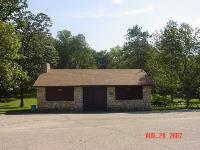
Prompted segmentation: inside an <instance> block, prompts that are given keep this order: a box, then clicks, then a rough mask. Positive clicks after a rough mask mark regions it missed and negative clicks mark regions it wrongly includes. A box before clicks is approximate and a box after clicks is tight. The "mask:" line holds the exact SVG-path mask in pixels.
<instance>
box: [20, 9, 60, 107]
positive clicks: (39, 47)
mask: <svg viewBox="0 0 200 150" xmlns="http://www.w3.org/2000/svg"><path fill="white" fill-rule="evenodd" d="M22 19H23V20H22ZM20 21H21V22H23V25H22V26H18V27H17V31H18V32H19V34H20V35H21V41H22V46H21V49H20V52H21V54H22V55H23V56H24V57H23V59H22V60H21V61H20V62H19V63H20V65H21V66H22V69H23V70H24V71H26V72H27V73H28V76H29V80H28V82H23V83H22V84H21V87H20V93H21V104H20V106H21V107H23V95H24V94H23V93H24V90H25V89H27V90H29V89H30V88H31V87H32V84H33V82H34V81H35V80H36V78H37V76H38V75H39V73H40V71H41V68H42V65H43V64H44V63H45V62H49V63H50V64H51V65H52V66H56V65H57V61H58V53H57V51H56V49H55V48H54V45H53V40H52V38H51V36H50V33H49V27H51V25H52V23H51V20H50V18H49V17H48V16H47V15H45V14H43V13H39V14H37V15H34V14H32V13H31V12H26V13H25V14H24V16H23V17H22V18H21V19H20Z"/></svg>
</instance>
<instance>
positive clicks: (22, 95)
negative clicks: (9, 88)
mask: <svg viewBox="0 0 200 150" xmlns="http://www.w3.org/2000/svg"><path fill="white" fill-rule="evenodd" d="M20 100H21V103H20V107H24V89H23V85H21V87H20Z"/></svg>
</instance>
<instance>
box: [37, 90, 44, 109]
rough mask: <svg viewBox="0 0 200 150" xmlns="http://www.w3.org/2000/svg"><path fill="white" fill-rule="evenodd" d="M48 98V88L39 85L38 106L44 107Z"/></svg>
mask: <svg viewBox="0 0 200 150" xmlns="http://www.w3.org/2000/svg"><path fill="white" fill-rule="evenodd" d="M45 99H46V90H45V88H44V87H37V107H38V109H42V108H43V107H44V103H45Z"/></svg>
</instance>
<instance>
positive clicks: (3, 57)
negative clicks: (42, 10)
mask: <svg viewBox="0 0 200 150" xmlns="http://www.w3.org/2000/svg"><path fill="white" fill-rule="evenodd" d="M0 39H1V40H0V62H1V63H0V93H1V95H0V96H4V97H5V96H6V94H7V93H8V92H10V91H12V90H13V89H15V88H18V87H19V85H20V83H21V80H26V79H27V76H26V72H23V71H22V68H21V67H20V65H19V64H18V63H17V62H16V60H19V59H21V55H20V53H19V49H20V47H21V43H20V39H19V36H18V35H17V34H16V32H15V29H14V28H13V26H12V25H9V24H8V23H5V22H0Z"/></svg>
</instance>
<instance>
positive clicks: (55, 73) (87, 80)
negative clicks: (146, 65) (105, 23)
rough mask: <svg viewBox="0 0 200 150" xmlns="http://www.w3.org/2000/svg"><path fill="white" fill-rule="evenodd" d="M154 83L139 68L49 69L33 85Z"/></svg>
mask: <svg viewBox="0 0 200 150" xmlns="http://www.w3.org/2000/svg"><path fill="white" fill-rule="evenodd" d="M87 85H154V83H153V81H152V80H150V79H149V78H148V76H147V74H146V72H145V71H143V70H141V69H51V70H50V71H49V72H47V73H43V74H41V75H40V76H39V77H38V79H37V80H36V82H35V84H34V86H87Z"/></svg>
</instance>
